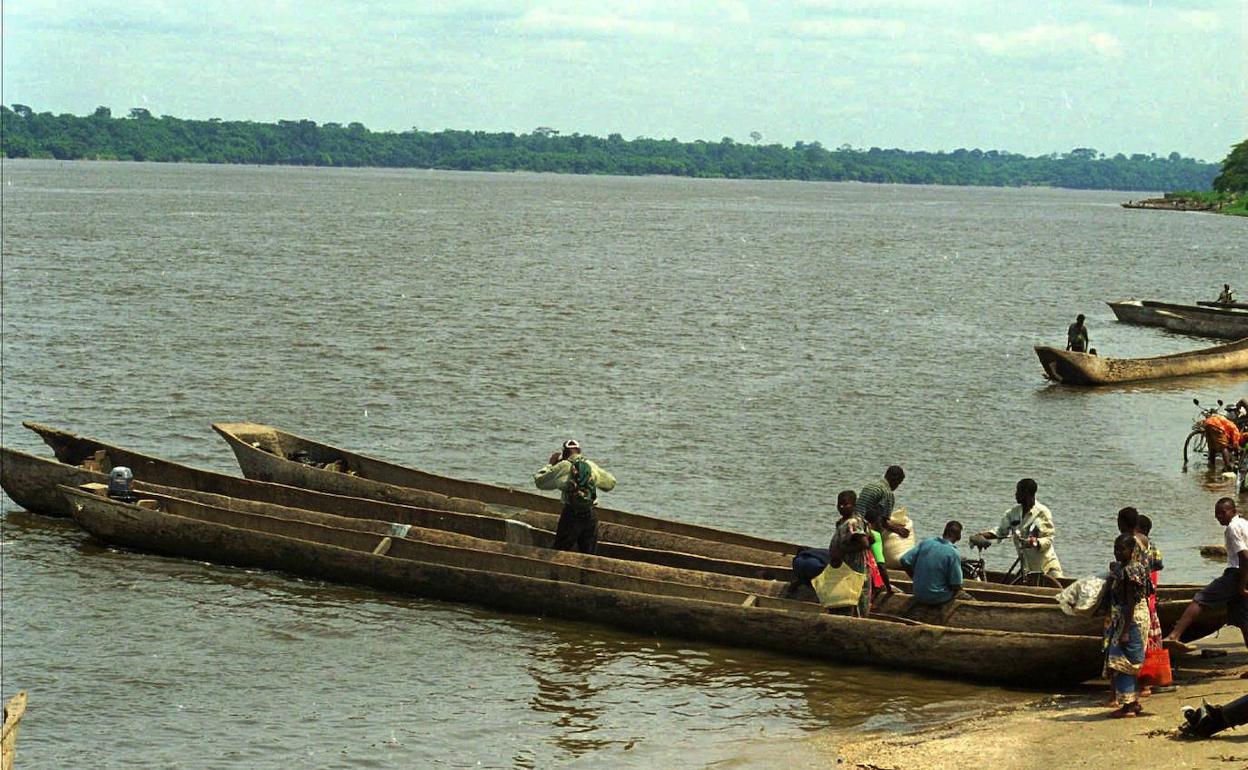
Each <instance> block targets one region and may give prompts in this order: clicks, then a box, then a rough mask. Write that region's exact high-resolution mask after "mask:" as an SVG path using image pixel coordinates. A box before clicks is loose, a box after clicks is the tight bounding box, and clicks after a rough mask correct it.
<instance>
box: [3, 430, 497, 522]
mask: <svg viewBox="0 0 1248 770" xmlns="http://www.w3.org/2000/svg"><path fill="white" fill-rule="evenodd" d="M22 426H23V427H25V428H27V429H29V430H31V431H34V432H35V433H36V434H37V435H38V436H39V438H41V439H43V443H45V444H47V445H48V447H50V448H51V449H52V452H53V453H54V454H55V455H56V459H57V460H58V461H59V462H61V463H63V464H65V465H70V466H79V467H82V468H86V469H95V470H100V471H103V472H104V473H107V472H108V471H109V470H110V469H112V468H113V466H117V465H124V466H126V467H128V468H130V470H131V471H133V472H134V476H135V478H136V479H138V480H148V481H151V482H152V483H155V484H160V485H162V486H167V487H181V488H183V489H194V490H197V491H200V492H211V493H213V494H218V495H227V496H229V497H245V498H246V497H252V496H253V495H255V494H265V495H268V494H279V495H281V496H282V497H283V499H284V501H285V502H287V503H288V504H290V505H294V506H296V507H306V506H305V505H304V504H303V502H302V500H303V499H304V498H306V499H313V498H312V496H310V495H306V492H307V491H308V490H307V488H306V487H304V486H298V485H296V486H292V487H286V488H285V489H283V490H280V491H273V490H269V491H267V492H263V493H257V492H256V489H257V487H255V486H254V482H252V481H250V480H248V479H243V478H239V477H237V476H229V475H226V474H224V473H216V472H214V471H207V470H202V469H200V468H193V467H190V466H187V465H182V464H180V463H175V462H173V461H170V460H165V459H163V458H160V457H153V456H151V455H147V454H142V453H140V452H136V451H134V450H131V449H127V448H125V447H121V446H117V445H115V444H108V443H105V442H103V441H101V440H99V439H95V438H90V437H88V436H80V435H78V434H76V433H72V432H70V431H66V430H62V429H60V428H54V427H52V426H50V425H44V424H41V423H37V422H32V421H29V420H26V421H23V422H22ZM5 470H6V469H5V468H0V479H5V478H7V477H8V475H9V474H7V473H4V471H5ZM29 481H30V480H28V479H20V478H14V479H12V481H11V483H13V484H14V485H15V486H18V487H20V488H21V489H20V490H19V494H23V495H24V497H25V499H23V498H19V497H18V494H15V493H14V491H11V490H10V489H9V486H8V484H7V483H6V484H5V486H4V490H5V492H8V493H9V496H10V497H12V498H13V500H14V501H15V502H17V503H18V504H19V505H21V506H22V507H23V508H25V509H26V510H29V511H34V512H36V513H41V514H44V515H45V516H62V517H68V516H69V510H68V509H67V508H66V507H65V501H64V498H63V497H61V496H60V495H58V494H57V493H56V489H55V485H53V486H46V485H40V484H32V483H29ZM403 498H404V499H403V500H402V502H404V503H407V504H408V505H416V506H420V507H422V508H435V509H439V510H457V511H466V512H470V513H486V512H488V511H489V508H488V506H486V505H485V504H484V503H481V502H479V501H477V500H466V499H454V498H450V497H448V496H446V495H442V494H438V493H436V492H428V491H424V490H411V491H410V492H409V493H405V494H404V495H403Z"/></svg>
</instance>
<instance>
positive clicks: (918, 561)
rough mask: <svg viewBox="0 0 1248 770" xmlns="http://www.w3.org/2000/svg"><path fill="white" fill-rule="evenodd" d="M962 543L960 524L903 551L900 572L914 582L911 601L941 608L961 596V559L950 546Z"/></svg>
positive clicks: (957, 523)
mask: <svg viewBox="0 0 1248 770" xmlns="http://www.w3.org/2000/svg"><path fill="white" fill-rule="evenodd" d="M961 539H962V524H961V523H960V522H957V521H951V522H949V523H948V524H946V525H945V532H944V536H943V537H929V538H927V539H926V540H924V541H923V542H921V543H919V544H918V545H916V546H915V547H914V548H911V549H910V550H909V551H906V552H905V554H903V555H902V557H901V568H902V569H904V570H905V571H906V574H907V575H909V576H910V577H911V579H912V580H913V581H914V600H915V601H916V602H918V603H920V604H945V603H946V602H949V601H952V600H953V599H956V598H958V595H959V594H960V593H961V592H962V555H961V554H959V553H958V547H957V546H956V545H954V544H955V543H957V542H958V541H959V540H961Z"/></svg>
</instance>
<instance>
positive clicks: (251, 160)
mask: <svg viewBox="0 0 1248 770" xmlns="http://www.w3.org/2000/svg"><path fill="white" fill-rule="evenodd" d="M751 138H752V142H749V143H743V142H737V141H734V140H733V139H731V138H729V137H724V138H723V139H721V140H719V141H718V142H707V141H702V140H697V141H693V142H681V141H678V140H676V139H650V138H646V137H638V138H636V139H632V140H629V139H625V138H623V137H622V136H620V135H619V134H611V135H609V136H607V137H606V138H605V139H604V138H601V137H596V136H586V135H582V134H570V135H561V133H560V132H559V131H558V130H556V129H553V128H549V127H539V128H536V129H534V130H533V131H532V132H531V133H528V134H514V133H511V132H485V131H459V130H443V131H422V130H419V129H416V128H413V129H411V130H408V131H400V132H394V131H370V130H369V129H368V128H366V127H364V126H363V125H362V124H360V123H349V124H347V125H345V126H344V125H342V124H340V123H325V124H323V125H317V124H316V123H315V122H313V121H311V120H279V121H277V122H276V123H257V122H253V121H223V120H220V119H218V118H212V119H208V120H183V119H181V118H175V117H171V116H169V115H162V116H160V117H156V116H154V115H152V114H151V112H150V111H148V110H146V109H143V108H134V109H131V110H130V111H129V113H128V114H127V115H125V116H123V117H114V116H113V114H112V111H111V110H110V109H109V108H108V107H99V108H97V109H96V110H95V112H94V113H92V114H91V115H86V116H75V115H70V114H61V115H53V114H52V113H50V112H41V113H36V112H35V111H34V110H32V109H31V108H30V107H28V106H26V105H22V104H14V105H13V106H12V109H10V108H9V107H5V106H0V154H3V156H4V157H6V158H56V159H60V160H80V159H91V160H131V161H159V162H183V163H247V164H270V165H277V164H281V165H302V166H375V167H386V168H433V169H454V170H464V171H544V172H558V173H568V174H624V175H643V174H661V175H672V176H688V177H723V178H731V179H801V180H819V181H857V182H883V183H899V184H946V185H983V186H994V187H1022V186H1047V187H1067V188H1075V189H1117V190H1176V189H1177V190H1208V189H1210V185H1211V183H1212V182H1213V179H1214V177H1215V176H1216V175H1217V174H1218V172H1219V168H1218V166H1217V165H1216V164H1212V163H1204V162H1201V161H1198V160H1195V159H1192V158H1184V157H1182V156H1181V155H1180V154H1179V153H1177V152H1172V153H1170V154H1169V155H1168V156H1164V157H1159V156H1156V155H1143V154H1134V155H1130V156H1126V155H1123V154H1121V153H1119V154H1117V155H1113V156H1106V155H1105V154H1103V153H1100V152H1098V151H1096V150H1094V149H1091V148H1086V147H1084V148H1076V149H1073V150H1071V151H1070V152H1068V153H1062V154H1060V155H1059V154H1051V155H1042V156H1038V157H1028V156H1024V155H1018V154H1014V153H1009V152H998V151H996V150H987V151H984V150H979V149H972V150H967V149H958V150H954V151H952V152H910V151H906V150H898V149H881V148H879V147H872V148H870V149H860V148H854V147H850V146H849V145H842V146H841V147H839V148H836V149H828V148H826V147H824V146H823V145H821V144H820V143H819V142H796V143H795V144H794V145H793V146H792V147H786V146H783V145H780V144H763V143H762V142H761V138H762V137H761V136H760V135H759V134H757V132H752V133H751Z"/></svg>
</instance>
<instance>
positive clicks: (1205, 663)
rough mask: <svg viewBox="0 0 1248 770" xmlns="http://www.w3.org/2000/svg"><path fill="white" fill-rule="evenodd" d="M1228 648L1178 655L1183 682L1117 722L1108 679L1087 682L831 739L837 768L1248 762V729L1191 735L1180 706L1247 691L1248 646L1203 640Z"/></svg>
mask: <svg viewBox="0 0 1248 770" xmlns="http://www.w3.org/2000/svg"><path fill="white" fill-rule="evenodd" d="M1200 647H1201V649H1202V650H1211V651H1215V654H1216V652H1225V653H1226V655H1225V656H1222V657H1212V658H1205V657H1201V655H1200V654H1199V653H1197V654H1194V655H1187V656H1183V657H1182V658H1177V657H1176V658H1175V659H1174V660H1175V665H1176V668H1175V671H1174V676H1175V684H1177V685H1178V689H1177V690H1176V691H1174V692H1169V693H1160V692H1159V693H1155V694H1154V695H1151V696H1149V697H1147V698H1145V699H1144V700H1143V704H1144V711H1145V713H1144V714H1142V715H1141V716H1138V717H1132V718H1127V719H1110V718H1109V717H1108V714H1109V712H1110V711H1111V709H1110V708H1109V707H1108V706H1107V705H1106V704H1107V703H1108V701H1109V697H1110V695H1109V686H1108V684H1106V683H1103V682H1100V683H1096V682H1093V683H1088V684H1085V685H1083V686H1082V687H1080V688H1078V689H1077V690H1075V691H1072V692H1070V693H1065V694H1062V695H1056V696H1049V697H1045V698H1041V699H1038V700H1037V701H1034V702H1032V703H1028V704H1025V705H1022V706H1017V707H1012V708H1008V709H1002V710H999V711H995V712H991V713H988V714H986V715H984V714H981V715H979V716H976V717H972V718H968V719H966V720H962V721H959V722H955V723H951V724H946V725H942V726H939V727H934V728H932V729H929V730H924V731H921V732H918V733H911V734H907V735H901V736H898V735H890V734H888V733H883V734H878V735H873V736H869V737H866V738H863V739H861V740H857V741H854V742H852V743H848V744H840V745H839V746H838V745H834V742H833V741H832V740H831V739H827V740H826V741H825V739H824V738H822V737H820V738H816V739H814V740H815V742H816V743H822V744H823V747H824V749H825V755H830V756H835V757H836V762H837V766H838V767H844V768H861V769H862V770H963V769H964V768H966V767H968V766H971V767H991V768H993V770H1051V769H1052V768H1058V767H1061V768H1084V767H1087V768H1107V767H1122V766H1127V767H1131V766H1135V767H1144V766H1150V767H1165V768H1169V769H1173V768H1197V767H1200V768H1220V767H1225V768H1228V769H1229V768H1235V769H1236V770H1239V769H1240V768H1248V726H1246V727H1244V728H1240V729H1238V730H1228V731H1225V732H1223V733H1221V734H1219V735H1218V736H1215V737H1214V738H1211V739H1208V740H1191V739H1187V738H1184V737H1182V736H1181V735H1180V734H1179V731H1178V725H1179V724H1180V723H1181V722H1182V721H1183V717H1182V715H1181V714H1180V711H1179V710H1180V708H1181V707H1183V706H1187V705H1193V706H1198V705H1200V701H1201V699H1202V698H1204V699H1206V700H1208V701H1209V702H1210V703H1218V704H1220V703H1225V702H1226V701H1229V700H1232V699H1234V698H1238V697H1239V696H1241V695H1243V694H1245V693H1248V680H1243V679H1240V678H1239V677H1240V675H1241V674H1244V673H1246V672H1248V652H1246V651H1245V648H1244V644H1243V643H1242V642H1241V641H1240V638H1239V633H1238V632H1235V631H1232V630H1230V629H1224V630H1223V632H1222V633H1221V635H1220V636H1218V637H1210V638H1209V639H1207V640H1205V641H1204V642H1203V643H1201V645H1200Z"/></svg>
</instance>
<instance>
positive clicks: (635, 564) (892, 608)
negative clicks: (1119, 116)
mask: <svg viewBox="0 0 1248 770" xmlns="http://www.w3.org/2000/svg"><path fill="white" fill-rule="evenodd" d="M96 486H97V487H99V488H101V489H102V488H103V485H96ZM143 497H146V498H149V499H152V500H155V501H156V502H157V503H158V504H159V506H160V510H162V511H164V512H167V513H172V514H175V515H180V516H186V517H188V518H195V519H200V520H206V521H213V522H216V523H218V524H225V525H228V526H234V527H238V528H240V529H255V530H262V531H271V532H275V533H277V534H294V535H295V536H298V533H297V531H295V532H292V530H295V529H296V528H297V527H298V525H299V524H304V523H308V524H319V525H324V526H327V527H330V528H332V529H335V530H346V531H350V532H365V533H369V534H373V535H377V536H383V537H384V536H390V537H402V538H405V539H406V540H411V541H417V542H421V543H427V544H432V545H439V546H449V547H453V548H467V549H471V550H474V551H490V552H494V553H501V554H511V555H518V556H524V557H526V558H529V559H538V560H549V561H552V562H555V563H558V564H568V565H572V566H578V567H589V568H592V569H597V570H600V571H603V572H609V573H616V574H621V575H627V576H632V577H646V578H653V579H660V580H664V581H667V582H673V583H683V584H688V585H694V586H701V587H711V588H723V589H727V590H736V591H742V592H745V593H751V594H755V595H757V596H763V597H770V598H776V599H799V600H802V601H808V602H813V601H815V597H814V593H813V591H811V590H810V588H809V587H808V586H806V587H803V588H802V589H799V590H797V591H795V590H794V586H793V585H792V584H791V580H790V578H791V574H789V573H788V571H787V570H784V571H778V572H783V574H784V576H783V577H782V578H777V577H774V576H771V575H768V572H769V570H768V568H764V567H760V566H756V565H748V569H747V568H746V567H747V565H737V566H739V567H741V569H737V570H729V569H723V568H722V565H717V566H718V567H720V568H717V569H713V570H708V569H699V568H698V567H692V568H691V567H685V566H680V564H679V563H678V562H671V561H669V560H668V559H664V558H655V556H656V555H655V554H649V555H648V556H643V557H640V558H639V557H638V554H637V551H639V550H641V549H610V548H608V549H605V550H603V551H600V552H599V553H598V554H597V555H589V554H581V553H574V552H568V551H554V550H550V549H549V548H546V547H541V546H538V545H535V544H534V543H533V542H532V540H531V534H530V533H529V532H527V531H517V530H513V529H510V528H501V527H498V528H486V527H482V528H480V529H478V530H477V531H476V532H475V533H473V534H467V533H464V532H453V531H448V530H445V529H442V528H433V527H421V526H416V525H403V524H398V523H397V522H390V521H383V520H374V519H360V518H353V517H344V516H338V515H335V514H333V513H332V512H330V513H323V512H315V511H303V510H298V509H293V508H289V507H286V506H280V505H273V504H270V503H263V502H258V501H254V500H238V499H235V498H228V497H221V496H218V495H208V494H204V493H196V497H195V498H194V499H191V498H187V497H185V496H184V494H183V493H182V492H181V491H179V490H176V489H174V490H167V491H162V492H148V493H144V495H143ZM543 535H546V536H549V537H551V538H553V535H551V534H550V533H543ZM674 556H679V555H676V554H674ZM426 560H436V557H426ZM1003 595H1004V596H1003V598H1002V599H1001V600H997V601H991V600H983V601H979V600H977V601H955V602H951V603H950V604H948V605H945V606H944V607H942V608H940V610H939V611H934V610H932V608H929V607H924V606H921V605H915V604H914V603H913V602H912V601H911V597H908V596H902V595H894V596H891V597H887V598H885V599H884V600H883V603H882V604H881V605H880V611H881V612H884V613H886V614H889V615H896V616H899V617H903V618H910V619H914V620H920V621H922V622H925V623H929V624H931V625H945V626H953V627H955V628H979V629H995V630H999V631H1017V632H1034V631H1043V632H1045V633H1057V634H1074V635H1082V634H1093V635H1096V634H1099V633H1100V631H1101V628H1102V626H1103V620H1102V619H1101V618H1088V617H1071V616H1067V615H1064V614H1063V613H1062V611H1061V609H1060V608H1059V607H1058V606H1057V604H1056V603H1055V602H1053V600H1052V599H1051V598H1048V599H1047V600H1045V601H1043V602H1030V601H1027V602H1023V603H1019V602H1015V601H1013V599H1015V598H1016V596H1015V595H1011V594H1006V593H1004V592H1003ZM977 599H978V597H977ZM1183 606H1184V607H1185V606H1186V602H1184V603H1183ZM1180 609H1181V608H1180Z"/></svg>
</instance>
